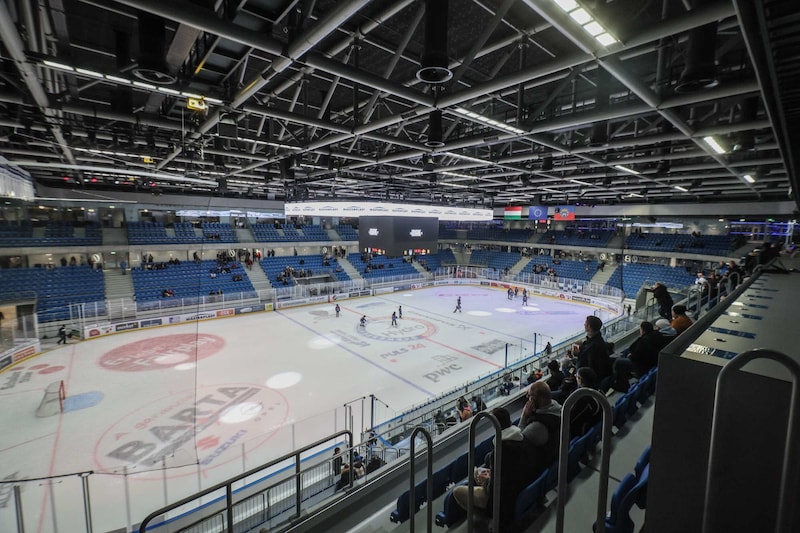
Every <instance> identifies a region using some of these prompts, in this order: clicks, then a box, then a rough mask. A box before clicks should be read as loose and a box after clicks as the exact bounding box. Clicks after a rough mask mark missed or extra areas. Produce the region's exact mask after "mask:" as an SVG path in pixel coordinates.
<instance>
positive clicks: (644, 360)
mask: <svg viewBox="0 0 800 533" xmlns="http://www.w3.org/2000/svg"><path fill="white" fill-rule="evenodd" d="M666 345H667V340H666V339H665V338H664V336H663V335H662V334H661V333H660V332H659V331H657V330H656V329H655V327H653V324H652V323H650V322H647V321H645V322H642V323H641V324H639V338H638V339H636V340H635V341H633V344H631V347H630V353H629V354H628V358H629V359H630V361H631V367H632V370H633V373H634V374H635V375H637V376H639V377H641V376H644V375H645V374H647V372H648V371H649V370H650V369H651V368H653V367H654V366H656V365H657V364H658V352H660V351H661V349H662V348H663V347H664V346H666ZM615 388H616V387H615Z"/></svg>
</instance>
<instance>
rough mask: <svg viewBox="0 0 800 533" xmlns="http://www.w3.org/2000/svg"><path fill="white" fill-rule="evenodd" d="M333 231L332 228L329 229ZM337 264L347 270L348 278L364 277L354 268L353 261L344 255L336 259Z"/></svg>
mask: <svg viewBox="0 0 800 533" xmlns="http://www.w3.org/2000/svg"><path fill="white" fill-rule="evenodd" d="M330 231H333V230H330ZM337 261H338V262H339V265H340V266H341V267H342V270H344V271H345V272H347V275H348V276H350V279H364V277H363V276H362V275H361V272H359V271H358V270H356V267H354V266H353V263H351V262H350V261H348V260H347V258H345V257H340V258H338V259H337Z"/></svg>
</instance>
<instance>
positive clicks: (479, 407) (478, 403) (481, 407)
mask: <svg viewBox="0 0 800 533" xmlns="http://www.w3.org/2000/svg"><path fill="white" fill-rule="evenodd" d="M472 405H473V409H472V411H473V412H475V413H479V412H481V411H485V410H486V402H484V401H483V398H481V397H480V396H477V395H476V396H473V397H472Z"/></svg>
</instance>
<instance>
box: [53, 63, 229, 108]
mask: <svg viewBox="0 0 800 533" xmlns="http://www.w3.org/2000/svg"><path fill="white" fill-rule="evenodd" d="M42 65H44V66H46V67H49V68H55V69H58V70H65V71H67V72H74V73H76V74H82V75H84V76H89V77H92V78H97V79H102V80H106V81H109V82H113V83H118V84H122V85H131V84H132V85H135V86H136V87H138V88H139V89H144V90H147V91H152V92H156V93H157V92H160V93H165V94H169V95H173V96H182V97H184V98H196V99H198V100H205V101H206V102H208V103H210V104H215V105H222V104H224V103H225V102H223V101H222V100H220V99H219V98H211V97H209V96H202V95H199V94H195V93H190V92H182V91H176V90H175V89H168V88H165V87H156V86H155V85H152V84H150V83H144V82H141V81H135V80H129V79H127V78H122V77H120V76H113V75H111V74H103V73H102V72H97V71H95V70H89V69H85V68H79V67H73V66H71V65H66V64H64V63H59V62H57V61H50V60H49V59H45V60H43V61H42Z"/></svg>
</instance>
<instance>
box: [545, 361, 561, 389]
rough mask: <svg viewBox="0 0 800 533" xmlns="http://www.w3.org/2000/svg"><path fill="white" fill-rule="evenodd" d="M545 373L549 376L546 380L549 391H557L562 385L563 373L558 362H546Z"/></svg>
mask: <svg viewBox="0 0 800 533" xmlns="http://www.w3.org/2000/svg"><path fill="white" fill-rule="evenodd" d="M547 373H548V374H549V375H550V376H549V377H548V378H547V379H546V380H545V383H547V386H548V387H549V388H550V390H551V391H554V390H558V389H560V388H561V385H562V384H563V383H564V373H563V372H562V371H561V365H560V364H558V361H556V360H555V359H552V360H550V361H548V362H547Z"/></svg>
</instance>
